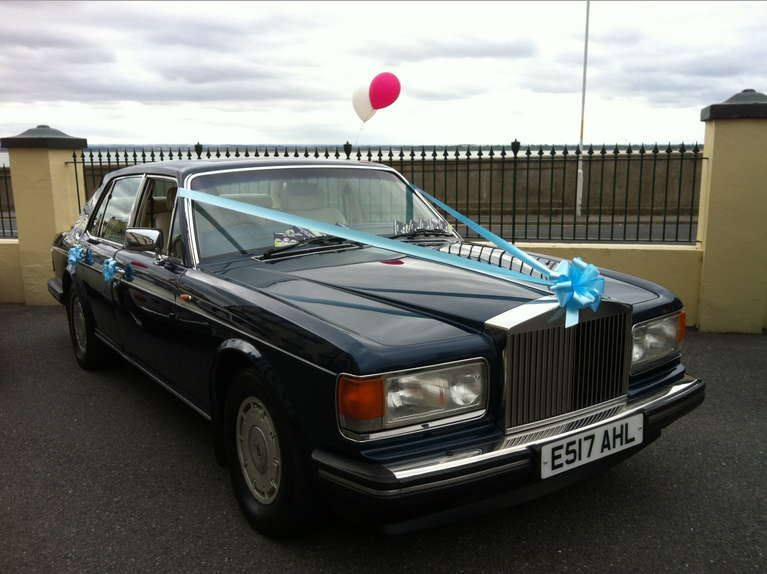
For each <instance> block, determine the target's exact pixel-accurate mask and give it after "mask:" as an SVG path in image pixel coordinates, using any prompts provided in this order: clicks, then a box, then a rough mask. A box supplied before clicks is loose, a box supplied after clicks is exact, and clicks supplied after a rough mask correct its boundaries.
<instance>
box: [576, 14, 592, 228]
mask: <svg viewBox="0 0 767 574" xmlns="http://www.w3.org/2000/svg"><path fill="white" fill-rule="evenodd" d="M590 8H591V0H586V33H585V35H584V39H583V82H582V84H581V133H580V137H579V139H578V146H579V148H580V150H581V155H579V156H578V187H577V191H576V199H575V205H576V207H575V215H576V217H579V216H580V215H581V205H582V203H583V159H582V158H583V125H584V117H585V113H586V68H587V66H588V60H589V12H590Z"/></svg>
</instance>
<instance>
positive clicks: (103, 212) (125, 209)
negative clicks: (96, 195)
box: [90, 176, 141, 244]
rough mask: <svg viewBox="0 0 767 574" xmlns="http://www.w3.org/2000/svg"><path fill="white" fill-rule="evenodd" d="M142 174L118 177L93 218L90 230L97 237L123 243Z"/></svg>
mask: <svg viewBox="0 0 767 574" xmlns="http://www.w3.org/2000/svg"><path fill="white" fill-rule="evenodd" d="M140 184H141V176H138V177H126V178H122V179H118V180H117V181H115V182H114V184H113V185H112V189H111V190H110V192H109V196H108V197H106V198H104V200H103V201H102V202H101V205H100V206H99V209H98V212H97V213H96V215H95V217H94V218H93V222H92V224H91V229H90V232H91V234H92V235H95V236H96V237H101V238H103V239H108V240H109V241H114V242H115V243H120V244H122V242H123V240H124V239H125V229H126V228H127V227H128V220H129V219H130V214H131V209H132V208H133V202H134V201H135V199H136V194H138V189H139V186H140Z"/></svg>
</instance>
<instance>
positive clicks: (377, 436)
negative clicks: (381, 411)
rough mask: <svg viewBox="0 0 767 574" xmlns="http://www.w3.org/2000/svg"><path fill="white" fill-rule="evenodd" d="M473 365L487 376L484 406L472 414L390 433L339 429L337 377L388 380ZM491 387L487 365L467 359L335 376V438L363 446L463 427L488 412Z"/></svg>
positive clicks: (412, 426)
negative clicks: (441, 429)
mask: <svg viewBox="0 0 767 574" xmlns="http://www.w3.org/2000/svg"><path fill="white" fill-rule="evenodd" d="M477 362H481V363H483V364H484V367H485V374H486V376H487V379H486V381H487V383H486V384H487V387H486V389H485V405H484V406H483V407H482V408H481V409H475V410H473V411H468V412H465V413H460V414H458V415H452V416H447V417H442V418H439V419H434V420H432V421H424V422H421V423H417V424H412V425H407V426H403V427H398V428H393V429H383V430H378V431H373V432H370V433H355V432H353V431H350V430H348V429H345V428H343V427H342V426H341V417H340V414H339V412H338V383H339V381H340V379H341V377H342V376H344V375H348V376H350V377H358V378H376V377H389V376H392V375H398V374H400V373H414V372H415V373H417V372H420V371H430V370H432V369H439V368H442V367H452V366H455V365H461V364H464V363H477ZM491 386H492V385H491V383H490V364H489V362H488V360H487V359H486V358H485V357H471V358H468V359H458V360H457V361H447V362H444V363H434V364H431V365H423V366H421V367H413V368H411V369H396V370H393V371H383V372H379V373H372V374H368V375H356V374H354V373H346V372H343V373H338V375H337V376H336V384H335V387H334V389H333V393H334V397H333V400H334V404H335V410H336V429H337V430H338V432H339V434H340V435H341V436H342V437H344V438H346V439H348V440H350V441H352V442H355V443H366V442H372V441H378V440H384V439H387V438H394V437H399V436H405V435H409V434H414V433H418V432H424V431H428V430H433V429H437V428H444V427H448V426H453V425H457V424H461V423H465V422H468V421H473V420H477V419H481V418H482V417H484V416H485V415H486V414H487V411H488V402H489V400H490V387H491Z"/></svg>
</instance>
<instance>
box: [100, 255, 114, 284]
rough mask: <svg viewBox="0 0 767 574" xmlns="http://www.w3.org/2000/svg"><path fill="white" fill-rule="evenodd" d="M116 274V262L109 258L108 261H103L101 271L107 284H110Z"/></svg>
mask: <svg viewBox="0 0 767 574" xmlns="http://www.w3.org/2000/svg"><path fill="white" fill-rule="evenodd" d="M116 273H117V261H115V260H114V259H112V258H111V257H110V258H109V259H106V260H105V261H104V269H103V274H104V281H106V282H107V283H111V282H112V281H113V280H114V278H115V274H116Z"/></svg>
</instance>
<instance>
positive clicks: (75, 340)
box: [67, 286, 106, 370]
mask: <svg viewBox="0 0 767 574" xmlns="http://www.w3.org/2000/svg"><path fill="white" fill-rule="evenodd" d="M67 320H68V322H69V338H70V339H71V340H72V349H73V351H74V353H75V359H76V360H77V364H78V365H80V366H81V367H82V368H83V369H88V370H91V369H95V368H98V367H100V366H101V365H102V364H103V358H104V354H105V352H106V348H105V347H104V345H103V343H102V342H101V341H99V340H98V338H97V337H96V333H95V329H94V327H93V320H92V319H91V317H90V315H89V314H88V312H87V311H86V309H85V307H84V306H83V302H82V300H81V299H80V295H79V293H78V292H77V289H76V288H75V287H74V286H73V287H72V288H71V289H70V290H69V297H68V299H67Z"/></svg>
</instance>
